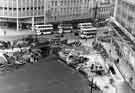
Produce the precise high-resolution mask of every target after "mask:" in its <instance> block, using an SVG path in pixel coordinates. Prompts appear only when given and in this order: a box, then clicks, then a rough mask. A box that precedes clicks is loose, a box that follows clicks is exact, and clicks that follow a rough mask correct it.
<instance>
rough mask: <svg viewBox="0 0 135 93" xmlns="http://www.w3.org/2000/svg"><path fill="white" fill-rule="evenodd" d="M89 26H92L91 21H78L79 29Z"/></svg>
mask: <svg viewBox="0 0 135 93" xmlns="http://www.w3.org/2000/svg"><path fill="white" fill-rule="evenodd" d="M91 27H93V26H92V23H79V24H78V28H79V29H83V28H91Z"/></svg>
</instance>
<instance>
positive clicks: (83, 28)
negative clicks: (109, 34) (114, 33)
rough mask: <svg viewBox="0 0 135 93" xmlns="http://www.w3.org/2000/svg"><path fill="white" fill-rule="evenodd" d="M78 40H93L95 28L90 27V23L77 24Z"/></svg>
mask: <svg viewBox="0 0 135 93" xmlns="http://www.w3.org/2000/svg"><path fill="white" fill-rule="evenodd" d="M78 28H79V36H80V38H82V39H83V38H94V37H95V36H96V32H97V28H95V27H93V26H92V23H79V24H78Z"/></svg>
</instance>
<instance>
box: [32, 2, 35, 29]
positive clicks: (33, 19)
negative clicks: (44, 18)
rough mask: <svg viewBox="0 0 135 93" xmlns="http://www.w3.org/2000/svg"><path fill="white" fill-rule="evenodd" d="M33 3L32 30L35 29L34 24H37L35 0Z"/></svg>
mask: <svg viewBox="0 0 135 93" xmlns="http://www.w3.org/2000/svg"><path fill="white" fill-rule="evenodd" d="M32 5H33V11H32V31H34V24H35V18H34V17H35V16H34V13H35V8H34V6H35V5H34V0H33V3H32Z"/></svg>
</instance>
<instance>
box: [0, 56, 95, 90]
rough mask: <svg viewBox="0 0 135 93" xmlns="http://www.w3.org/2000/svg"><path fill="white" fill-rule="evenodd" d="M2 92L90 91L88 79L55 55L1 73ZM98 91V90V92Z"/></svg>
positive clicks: (0, 86) (0, 88)
mask: <svg viewBox="0 0 135 93" xmlns="http://www.w3.org/2000/svg"><path fill="white" fill-rule="evenodd" d="M0 93H90V91H89V88H88V86H87V80H86V79H84V77H83V76H81V75H80V74H78V73H77V72H75V71H73V70H71V69H70V68H68V67H67V66H66V65H65V64H62V63H60V62H57V60H56V58H55V57H49V58H47V59H42V60H41V62H40V63H35V64H33V65H31V64H27V65H25V66H24V67H21V68H20V69H18V70H16V71H14V72H7V73H5V74H0ZM96 93H97V92H96Z"/></svg>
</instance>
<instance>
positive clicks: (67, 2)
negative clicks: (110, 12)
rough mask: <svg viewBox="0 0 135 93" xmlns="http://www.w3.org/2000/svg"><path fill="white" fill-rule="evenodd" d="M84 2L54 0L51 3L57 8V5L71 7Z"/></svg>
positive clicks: (77, 0)
mask: <svg viewBox="0 0 135 93" xmlns="http://www.w3.org/2000/svg"><path fill="white" fill-rule="evenodd" d="M90 1H92V0H84V2H85V3H88V2H90ZM82 2H83V0H61V1H58V0H52V1H51V2H50V4H51V6H57V5H71V4H81V3H82Z"/></svg>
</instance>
